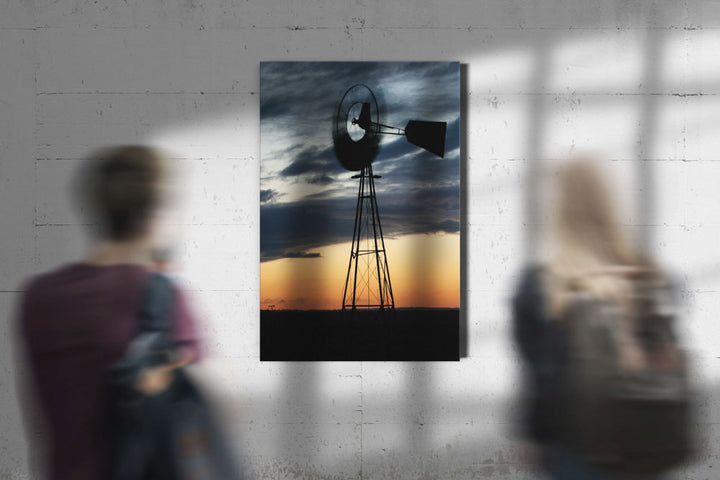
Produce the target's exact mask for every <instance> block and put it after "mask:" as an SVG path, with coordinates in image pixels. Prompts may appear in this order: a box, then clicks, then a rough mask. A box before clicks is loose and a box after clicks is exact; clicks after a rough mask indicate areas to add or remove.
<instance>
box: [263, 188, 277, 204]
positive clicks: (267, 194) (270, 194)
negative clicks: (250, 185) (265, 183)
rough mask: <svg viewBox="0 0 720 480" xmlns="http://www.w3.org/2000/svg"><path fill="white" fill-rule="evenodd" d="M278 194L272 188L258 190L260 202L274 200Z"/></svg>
mask: <svg viewBox="0 0 720 480" xmlns="http://www.w3.org/2000/svg"><path fill="white" fill-rule="evenodd" d="M278 197H280V194H279V193H278V192H277V191H276V190H273V189H270V188H269V189H267V190H260V203H268V202H272V201H273V200H276V199H277V198H278Z"/></svg>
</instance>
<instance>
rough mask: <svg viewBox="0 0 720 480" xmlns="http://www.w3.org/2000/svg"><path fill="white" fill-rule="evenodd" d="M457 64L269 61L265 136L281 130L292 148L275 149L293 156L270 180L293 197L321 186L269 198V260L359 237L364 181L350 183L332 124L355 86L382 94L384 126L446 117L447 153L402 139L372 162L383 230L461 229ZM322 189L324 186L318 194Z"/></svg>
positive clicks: (264, 238)
mask: <svg viewBox="0 0 720 480" xmlns="http://www.w3.org/2000/svg"><path fill="white" fill-rule="evenodd" d="M458 68H459V67H458V64H457V63H451V62H446V63H443V62H270V63H262V64H261V66H260V76H261V95H260V110H261V135H263V142H266V141H268V142H273V141H274V139H273V138H268V137H265V135H268V134H269V132H273V134H274V135H280V136H281V137H282V143H279V144H280V145H292V146H291V147H289V148H287V149H285V150H284V151H281V152H273V159H274V160H277V159H280V158H287V159H288V160H289V161H288V163H286V164H285V165H284V168H282V169H281V170H280V171H279V172H278V173H275V174H274V175H277V177H275V178H268V177H264V178H263V180H264V181H268V182H271V181H272V182H277V181H285V182H288V183H292V184H293V185H296V188H297V190H296V192H295V193H300V192H302V189H303V188H307V187H308V186H309V185H313V186H314V187H313V188H307V191H308V192H314V193H313V194H312V195H308V196H305V197H304V198H302V199H301V200H299V201H296V202H285V203H279V202H277V197H275V196H271V197H269V200H268V201H266V202H263V204H262V206H261V212H260V214H261V226H260V229H261V251H262V253H261V257H262V261H267V260H272V259H275V258H281V257H293V258H296V257H297V256H298V255H303V256H308V255H311V254H310V253H309V252H312V250H313V249H317V248H319V247H322V246H325V245H331V244H337V243H341V242H349V241H350V240H351V239H352V233H353V222H354V217H355V207H356V203H357V196H356V192H357V183H355V182H357V180H355V181H353V185H354V186H353V187H352V188H348V187H349V186H350V183H348V180H349V177H350V175H351V173H350V172H348V171H346V170H344V169H343V168H342V166H340V164H339V162H338V161H337V159H336V157H335V152H334V147H333V144H332V123H333V118H334V115H335V112H336V109H337V102H338V100H339V99H340V97H341V96H342V95H343V93H344V92H345V91H346V90H347V89H348V88H349V87H350V86H352V85H354V84H356V83H364V84H366V85H368V86H369V87H370V88H371V89H372V91H373V92H374V93H375V95H376V96H377V98H378V103H379V105H380V110H381V113H382V115H383V116H382V118H381V121H382V123H386V124H389V125H392V126H395V127H399V128H404V127H405V125H406V124H407V122H408V120H429V121H445V122H448V126H447V136H446V145H445V152H446V156H445V158H439V157H438V156H436V155H434V154H432V153H430V152H427V151H424V150H422V149H421V148H419V147H417V146H415V145H412V144H410V143H409V142H408V141H407V140H406V139H405V138H404V137H397V138H396V139H395V140H393V141H391V142H388V143H385V144H383V145H382V146H381V148H380V152H379V153H378V156H377V158H376V159H375V161H374V163H373V167H374V173H376V174H378V175H381V176H382V178H381V179H378V180H377V181H376V190H377V200H378V205H379V209H380V216H381V221H382V227H383V232H384V234H385V236H386V237H395V236H400V235H407V234H417V233H419V234H423V233H435V232H450V233H454V232H457V231H459V203H460V199H459V183H460V165H459V160H460V159H459V155H458V147H459V139H460V125H459V109H460V107H459V103H460V97H459V90H460V86H459V79H460V76H459V71H458ZM265 158H266V159H269V158H267V157H265ZM348 174H350V175H348ZM264 186H266V185H264ZM317 186H324V187H325V188H324V189H323V191H322V192H319V193H317ZM266 188H267V186H266ZM275 188H276V187H275ZM261 195H262V194H261ZM293 196H297V195H293Z"/></svg>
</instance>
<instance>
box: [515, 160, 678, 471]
mask: <svg viewBox="0 0 720 480" xmlns="http://www.w3.org/2000/svg"><path fill="white" fill-rule="evenodd" d="M597 163H598V161H597V160H591V159H587V158H581V159H572V160H570V161H567V162H566V163H565V164H564V165H562V166H561V168H560V171H559V175H558V178H557V180H558V184H557V193H558V197H557V203H556V209H555V210H556V211H555V212H554V213H555V219H554V231H553V232H552V233H553V234H552V236H551V241H550V244H549V258H548V261H547V262H546V264H544V265H536V266H532V267H530V268H528V269H527V270H526V271H525V273H524V274H523V275H522V278H521V280H520V283H519V286H518V289H517V291H516V293H515V296H514V298H513V302H512V303H513V314H514V318H513V322H514V323H513V325H514V336H515V340H516V343H517V345H518V348H519V350H520V353H521V356H522V358H523V360H524V361H525V363H526V365H527V366H528V372H529V375H528V393H529V394H528V398H527V399H526V400H527V405H526V408H525V413H524V418H523V423H524V430H525V434H526V435H527V436H529V437H530V439H531V440H533V441H534V442H536V443H537V445H538V446H539V453H540V462H541V466H542V467H543V468H544V470H545V471H546V473H548V474H549V475H550V476H551V478H555V479H559V480H562V479H571V480H600V479H620V478H643V479H649V478H653V479H654V478H661V477H660V476H658V475H660V474H662V473H664V467H662V466H658V465H659V463H658V462H657V461H656V460H655V457H658V456H660V455H661V454H662V453H661V452H660V451H652V448H655V447H654V446H652V445H648V448H650V449H651V451H650V452H649V456H648V457H647V458H650V460H649V462H655V464H653V463H647V464H644V463H643V462H644V460H637V459H633V460H632V461H630V462H628V461H626V460H624V459H622V458H619V457H617V455H616V457H617V458H614V459H610V457H612V455H613V454H616V450H613V449H614V448H615V444H622V443H623V441H622V440H623V439H621V438H618V437H619V436H620V435H617V434H616V432H615V431H614V430H613V428H615V427H618V428H620V427H623V425H621V424H622V422H623V421H624V419H623V418H621V417H620V416H619V415H620V414H618V416H617V417H613V415H612V414H610V415H609V416H608V417H603V412H602V411H601V408H603V407H604V406H605V405H607V404H608V403H605V404H603V403H602V402H604V401H605V400H606V399H608V398H610V397H612V396H613V395H615V394H616V393H618V392H613V391H608V388H609V387H608V385H612V383H610V382H612V381H615V380H616V378H621V377H622V375H624V373H623V372H624V370H623V369H627V370H628V371H635V372H641V373H640V374H638V375H642V374H644V372H645V370H650V369H651V367H652V368H655V363H657V361H656V358H655V357H657V356H662V357H663V359H669V360H668V361H666V362H665V363H666V364H667V365H670V364H672V367H669V368H668V369H667V371H668V372H669V373H668V375H670V376H672V380H673V381H675V380H677V379H678V378H683V377H682V374H683V370H682V368H683V366H682V365H681V364H680V358H679V356H678V355H677V354H676V353H675V344H674V343H673V342H674V337H673V336H672V333H671V331H670V328H669V327H668V328H667V331H666V330H664V328H665V325H664V323H663V322H664V321H665V318H664V317H662V316H656V317H657V318H658V319H660V320H657V321H655V318H653V319H650V317H652V315H651V314H650V313H651V312H649V311H648V312H645V311H644V310H647V309H648V307H647V305H649V303H647V302H646V303H645V304H640V303H639V300H638V299H639V298H640V295H639V294H637V292H639V290H638V288H639V287H638V286H639V285H651V286H652V289H653V292H654V291H656V290H657V291H660V290H662V291H664V292H668V291H670V290H671V288H670V284H669V282H667V281H666V280H665V276H664V275H663V274H662V272H660V270H659V269H658V268H657V267H656V265H655V262H653V261H652V260H651V259H649V258H648V257H647V256H646V255H644V254H642V253H641V252H640V251H639V250H638V249H637V248H635V247H633V245H632V244H631V243H630V242H629V241H628V240H627V239H626V238H625V236H624V235H623V232H622V227H621V224H620V222H619V221H618V219H617V217H616V212H615V211H614V205H613V202H612V200H613V197H612V194H611V191H610V188H609V184H607V183H606V181H605V179H604V178H603V175H602V173H601V170H600V169H599V167H598V165H597ZM608 312H612V313H608ZM616 312H624V313H623V314H622V315H625V316H624V317H623V316H622V315H620V314H618V313H616ZM627 312H632V313H627ZM583 315H585V318H583ZM616 316H617V318H620V321H617V322H615V323H613V322H614V321H615V319H616V318H615V317H616ZM635 316H638V317H647V318H648V319H650V320H648V322H645V321H644V320H642V321H638V322H636V321H635V318H634V317H635ZM590 317H592V318H590ZM661 317H662V318H661ZM593 322H595V323H598V322H600V323H602V324H603V327H602V328H601V327H598V326H597V325H589V326H588V325H582V324H590V323H593ZM653 322H654V324H653ZM605 323H607V328H606V329H603V328H605ZM645 323H648V324H650V325H651V326H649V327H647V329H646V330H647V331H650V332H651V333H652V335H651V336H653V338H652V339H651V340H650V341H649V342H650V343H652V344H653V345H659V347H658V348H655V346H652V347H648V349H645V348H644V346H643V345H640V343H642V342H643V341H644V340H642V339H641V340H637V338H638V337H640V336H641V335H640V334H639V333H638V332H639V329H638V328H636V327H638V325H640V324H645ZM583 329H585V330H583ZM593 329H594V330H593ZM578 332H579V333H578ZM606 334H607V335H608V338H612V339H613V340H609V341H605V338H604V337H603V339H601V340H598V339H599V338H600V337H601V336H603V335H606ZM578 339H580V340H578ZM615 339H617V342H618V343H617V344H615V343H613V342H615V341H616V340H615ZM583 341H584V342H586V343H585V344H582V343H581V342H583ZM578 342H580V343H578ZM603 342H604V343H603ZM597 345H601V347H600V348H605V347H607V348H608V350H607V352H610V353H609V354H608V355H605V357H606V358H605V359H600V360H598V359H590V360H587V358H589V356H591V355H592V353H596V352H594V351H592V352H590V350H592V349H593V348H598V347H597ZM586 347H587V350H588V351H585V352H578V350H582V349H584V348H586ZM616 347H617V348H616ZM653 349H654V350H653ZM655 351H657V352H660V353H658V355H655V353H653V352H655ZM615 354H617V361H616V359H615V357H614V355H615ZM583 355H585V358H583ZM653 355H655V356H653ZM599 356H603V355H602V354H601V355H599ZM586 360H587V361H586ZM663 361H665V360H663ZM593 362H595V363H593ZM653 362H655V363H653ZM588 366H589V370H588V369H585V370H582V369H583V368H585V367H588ZM578 372H579V373H578ZM588 372H589V373H588ZM579 375H586V378H583V379H580V380H578V378H579ZM665 378H666V377H663V379H661V380H659V381H660V382H663V381H665ZM668 378H669V377H668ZM617 381H618V382H620V381H622V380H617ZM577 382H580V384H578V385H575V384H574V383H577ZM582 382H585V383H582ZM602 382H605V383H602ZM675 383H678V382H675ZM618 384H619V383H618ZM593 387H594V388H595V389H593ZM613 388H614V387H613ZM620 389H621V388H617V390H620ZM578 391H579V393H577V392H578ZM678 391H679V392H681V393H679V394H678V395H677V397H682V395H683V394H684V390H683V391H681V390H678ZM568 392H575V393H572V394H569V393H568ZM573 395H574V396H573ZM651 400H652V399H651ZM612 401H613V400H610V402H612ZM578 404H580V406H579V407H578V406H577V405H578ZM618 405H620V404H618ZM596 407H597V409H598V410H597V418H594V419H593V418H592V408H596ZM583 409H585V410H586V412H585V414H586V415H590V417H589V420H588V418H587V417H586V418H585V419H584V422H585V423H586V425H578V421H577V419H578V418H581V417H577V416H574V415H575V414H576V412H577V410H583ZM618 412H620V410H618ZM623 412H624V411H623ZM683 412H684V410H683ZM676 417H677V418H680V417H679V416H677V415H676ZM659 418H661V422H660V423H663V419H662V417H659ZM603 422H604V426H603V425H602V424H603ZM594 424H600V427H599V428H594V427H593V425H594ZM642 428H646V426H643V427H642ZM642 428H640V430H642ZM680 428H681V429H682V428H683V427H682V425H681V427H680ZM584 430H587V431H584ZM598 432H599V433H598ZM608 432H610V433H608ZM641 433H643V432H641ZM647 433H648V434H651V432H650V430H648V431H647ZM662 434H664V433H660V434H658V435H662ZM602 435H607V436H608V438H610V440H607V438H595V437H599V436H602ZM594 436H595V437H594ZM641 436H642V435H641ZM683 438H684V437H683ZM602 441H605V442H606V444H607V445H610V446H609V447H608V446H607V445H604V446H603V447H602V448H607V452H611V453H612V454H610V453H609V454H608V455H607V458H604V459H598V458H592V459H590V458H589V455H587V452H588V451H591V450H592V448H596V447H597V446H598V445H597V444H599V442H602ZM632 441H635V440H627V442H632ZM635 442H636V443H641V441H635ZM647 443H652V442H647ZM635 447H637V448H638V449H639V450H642V449H643V447H644V446H643V445H631V448H635ZM583 448H585V450H583ZM618 448H619V447H618ZM682 448H683V447H682V446H681V445H679V444H678V445H677V451H675V452H673V451H672V448H671V450H670V455H669V456H668V455H666V457H667V462H668V464H669V463H670V461H676V459H675V458H670V457H672V456H673V455H675V456H677V457H678V459H679V458H681V457H682V456H683V455H684V452H681V451H680V449H682ZM651 457H653V458H651ZM603 461H605V462H606V463H605V464H603V463H602V462H603ZM623 461H625V463H624V464H623V463H622V462H623ZM677 461H679V460H677ZM613 462H615V463H613ZM660 463H662V460H661V461H660ZM628 465H629V467H628ZM605 466H607V468H605ZM611 467H615V468H614V469H613V468H611ZM628 468H630V469H635V470H636V471H635V470H634V471H633V472H632V474H631V473H627V475H626V473H625V471H624V470H623V469H626V470H627V469H628ZM643 469H644V470H643ZM658 471H659V473H658ZM648 472H650V473H648Z"/></svg>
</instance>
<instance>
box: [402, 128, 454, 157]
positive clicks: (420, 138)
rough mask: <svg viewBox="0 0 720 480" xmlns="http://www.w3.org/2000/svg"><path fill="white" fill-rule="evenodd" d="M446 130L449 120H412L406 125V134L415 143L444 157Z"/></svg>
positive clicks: (409, 140)
mask: <svg viewBox="0 0 720 480" xmlns="http://www.w3.org/2000/svg"><path fill="white" fill-rule="evenodd" d="M446 130H447V122H427V121H424V120H410V121H409V122H408V123H407V125H406V126H405V136H406V137H407V140H408V142H410V143H412V144H413V145H417V146H418V147H420V148H423V149H425V150H427V151H428V152H432V153H434V154H435V155H437V156H439V157H441V158H444V157H445V131H446Z"/></svg>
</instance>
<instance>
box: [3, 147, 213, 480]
mask: <svg viewBox="0 0 720 480" xmlns="http://www.w3.org/2000/svg"><path fill="white" fill-rule="evenodd" d="M168 178H169V172H168V162H167V160H166V156H165V155H164V154H163V153H162V152H160V151H158V150H155V149H153V148H150V147H145V146H121V147H112V148H106V149H102V150H99V151H97V152H94V153H93V154H92V155H91V157H90V158H89V159H87V161H86V166H85V168H83V169H82V170H81V172H80V175H79V176H78V177H77V179H78V182H77V183H76V184H75V185H74V187H76V188H77V190H78V191H77V192H76V193H78V194H79V200H80V202H81V206H82V207H86V210H87V213H89V214H90V216H91V218H90V220H91V225H92V227H93V230H94V231H95V232H96V233H97V236H95V238H94V242H93V245H92V247H91V249H90V251H89V252H88V255H87V256H86V257H85V258H84V259H82V260H80V261H77V262H73V263H70V264H67V265H64V266H62V267H60V268H57V269H54V270H53V271H50V272H47V273H44V274H41V275H37V276H35V277H34V278H32V279H30V280H29V281H27V282H26V284H25V286H24V288H23V291H24V293H23V295H22V298H21V301H20V304H19V311H18V319H17V330H18V333H19V336H20V341H21V345H22V347H23V349H22V350H24V353H25V357H26V358H25V359H24V360H25V361H27V362H28V364H29V371H30V378H29V388H30V391H32V392H33V393H34V394H35V396H36V399H37V405H38V407H39V408H38V411H37V412H35V411H28V412H26V417H34V418H31V419H30V420H31V421H32V420H35V419H36V418H38V417H39V420H40V421H41V422H42V424H43V426H44V428H47V431H48V434H47V438H46V443H47V445H44V446H41V447H44V448H42V451H44V453H45V455H44V456H45V457H46V458H42V459H41V462H42V463H43V464H44V465H43V468H42V469H43V470H45V471H46V478H48V479H51V480H98V479H101V478H107V462H108V458H107V457H108V445H107V443H108V438H107V432H105V431H104V429H105V427H106V426H105V418H104V415H105V406H106V405H105V403H106V401H107V398H106V395H107V387H106V382H107V372H108V369H109V367H110V366H111V365H113V363H114V362H116V361H117V360H118V359H120V358H121V357H122V356H123V355H124V354H125V351H126V349H127V347H128V345H129V344H130V342H131V341H132V340H133V338H134V337H135V335H136V334H137V330H138V310H139V309H140V306H141V302H142V301H143V300H142V299H143V295H144V293H145V289H146V286H147V284H148V282H149V278H150V277H151V275H152V272H153V271H154V270H155V269H157V261H156V259H154V258H153V252H154V251H155V249H156V247H157V245H156V244H155V243H156V231H157V229H156V224H157V219H158V212H159V210H160V208H161V207H162V206H163V204H164V202H165V201H166V198H165V197H166V193H167V192H166V190H167V188H166V185H167V182H168ZM173 290H174V292H173V296H172V298H173V300H172V302H173V305H172V320H171V322H170V323H171V325H170V336H171V337H172V341H173V352H174V354H173V360H172V361H171V362H170V363H169V364H164V365H160V366H156V367H149V368H146V369H143V370H142V371H141V372H140V375H139V376H138V377H137V383H136V388H137V390H138V391H139V392H141V393H142V394H144V395H157V394H159V393H161V392H162V391H163V390H164V389H165V388H166V387H167V386H168V385H169V384H170V382H171V373H170V372H171V371H172V369H174V368H176V367H177V366H179V365H182V364H185V363H187V362H190V361H194V360H196V359H197V358H199V341H198V337H197V333H196V327H195V320H194V317H193V315H192V314H191V312H190V310H189V309H188V305H187V303H186V301H185V297H184V295H183V294H182V292H180V291H179V290H178V289H177V288H176V287H173ZM21 402H22V403H23V406H24V407H26V406H27V402H25V401H23V399H21ZM26 408H27V407H26ZM31 440H32V439H31ZM34 447H35V445H33V444H31V449H32V448H34Z"/></svg>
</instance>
